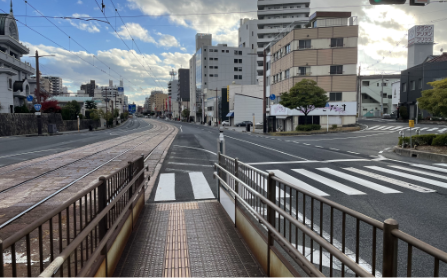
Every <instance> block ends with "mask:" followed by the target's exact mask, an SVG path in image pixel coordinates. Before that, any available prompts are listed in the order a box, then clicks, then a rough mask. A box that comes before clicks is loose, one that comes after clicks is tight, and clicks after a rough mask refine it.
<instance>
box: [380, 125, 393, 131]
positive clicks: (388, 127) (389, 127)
mask: <svg viewBox="0 0 447 278" xmlns="http://www.w3.org/2000/svg"><path fill="white" fill-rule="evenodd" d="M392 128H393V126H387V127H385V128H384V129H382V130H388V129H392Z"/></svg>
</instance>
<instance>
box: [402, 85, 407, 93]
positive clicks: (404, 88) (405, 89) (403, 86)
mask: <svg viewBox="0 0 447 278" xmlns="http://www.w3.org/2000/svg"><path fill="white" fill-rule="evenodd" d="M406 91H407V83H402V92H404V93H405V92H406Z"/></svg>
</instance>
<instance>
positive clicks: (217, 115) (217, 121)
mask: <svg viewBox="0 0 447 278" xmlns="http://www.w3.org/2000/svg"><path fill="white" fill-rule="evenodd" d="M218 105H219V104H218V98H217V88H216V125H217V127H219V118H218V117H219V114H218V113H217V110H218V108H219V106H218Z"/></svg>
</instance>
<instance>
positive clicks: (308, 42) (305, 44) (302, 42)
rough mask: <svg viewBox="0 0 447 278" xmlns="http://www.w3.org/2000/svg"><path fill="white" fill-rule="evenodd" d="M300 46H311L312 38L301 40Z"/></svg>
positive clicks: (301, 47) (303, 47) (304, 47)
mask: <svg viewBox="0 0 447 278" xmlns="http://www.w3.org/2000/svg"><path fill="white" fill-rule="evenodd" d="M299 48H300V49H306V48H310V40H300V42H299Z"/></svg>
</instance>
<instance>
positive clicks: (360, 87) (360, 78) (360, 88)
mask: <svg viewBox="0 0 447 278" xmlns="http://www.w3.org/2000/svg"><path fill="white" fill-rule="evenodd" d="M361 70H362V66H359V78H358V80H359V84H358V86H357V89H358V90H359V91H358V94H357V97H358V105H359V110H358V113H359V114H358V117H357V120H359V119H360V117H361V115H362V75H361ZM328 125H329V123H328Z"/></svg>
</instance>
